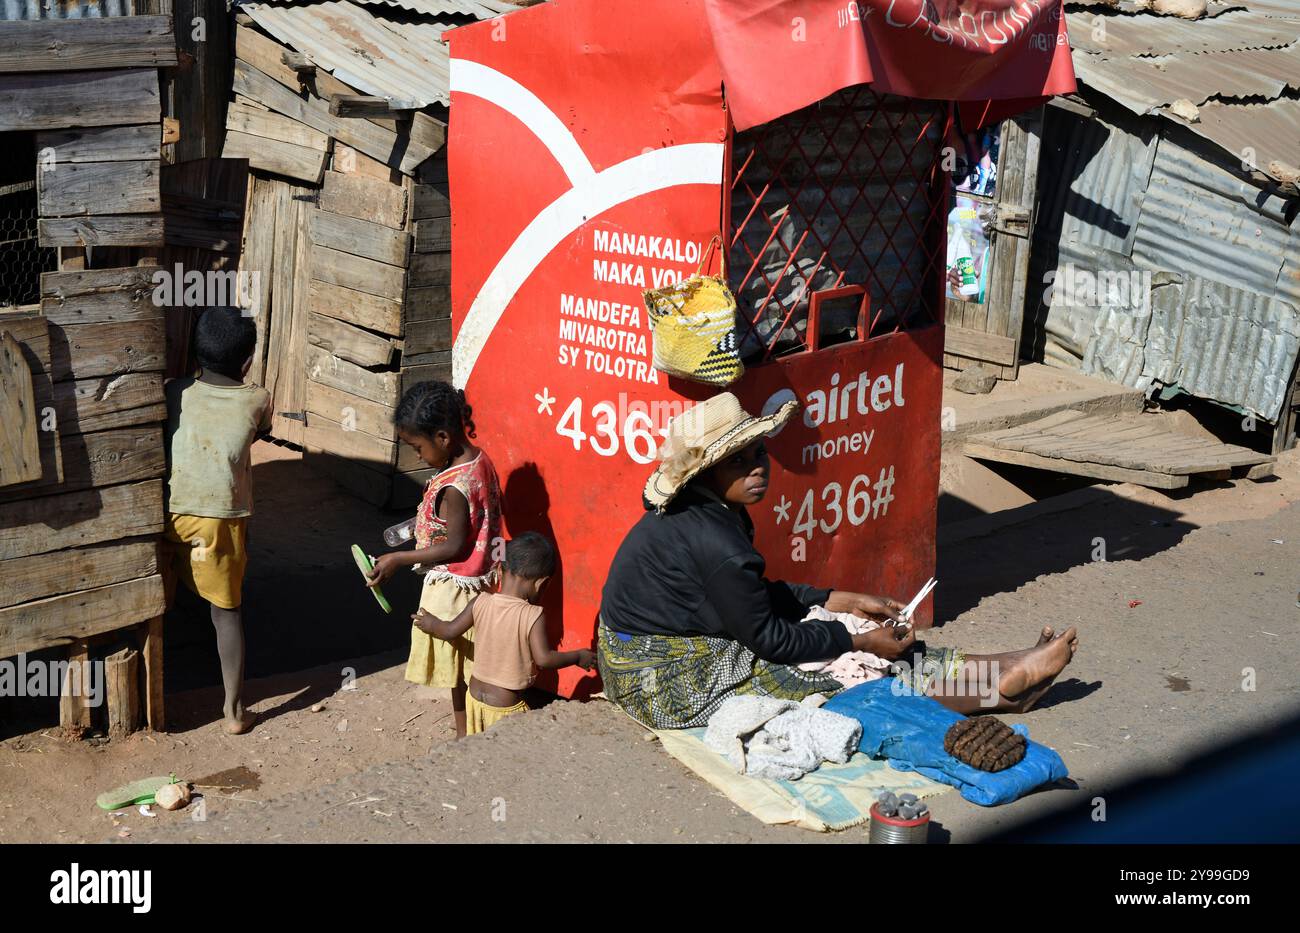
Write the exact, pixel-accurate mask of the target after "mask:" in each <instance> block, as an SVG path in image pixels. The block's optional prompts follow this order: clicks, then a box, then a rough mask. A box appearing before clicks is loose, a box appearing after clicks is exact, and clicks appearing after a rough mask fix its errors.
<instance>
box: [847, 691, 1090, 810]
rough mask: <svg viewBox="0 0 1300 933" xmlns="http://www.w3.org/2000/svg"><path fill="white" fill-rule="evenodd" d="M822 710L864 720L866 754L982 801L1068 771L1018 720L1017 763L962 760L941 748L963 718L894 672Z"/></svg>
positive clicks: (1021, 791) (1005, 799)
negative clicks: (984, 765)
mask: <svg viewBox="0 0 1300 933" xmlns="http://www.w3.org/2000/svg"><path fill="white" fill-rule="evenodd" d="M823 709H827V710H830V711H831V712H833V713H840V714H841V715H844V716H849V717H851V718H853V719H856V720H857V721H858V722H860V723H862V743H861V745H859V748H860V749H861V750H862V752H863V753H864V754H867V755H870V756H872V757H873V758H888V759H889V760H890V764H892V765H893V766H894V767H895V768H898V769H899V770H902V771H917V772H919V773H921V774H923V775H925V776H926V777H928V778H933V779H934V780H936V781H941V782H942V783H944V784H951V785H952V786H953V787H956V788H957V789H958V790H959V791H960V792H961V795H962V796H963V797H965V798H966V799H967V800H969V801H970V802H971V803H977V804H979V805H980V806H984V807H992V806H996V805H997V804H1000V803H1010V802H1011V801H1013V800H1015V799H1016V798H1018V797H1023V796H1024V795H1025V794H1027V793H1029V792H1030V791H1032V790H1033V789H1034V788H1036V787H1041V786H1042V785H1044V784H1050V783H1052V782H1053V781H1059V780H1061V779H1062V778H1064V777H1066V776H1067V775H1068V773H1069V772H1068V771H1067V770H1066V767H1065V762H1064V761H1062V760H1061V756H1060V755H1058V754H1057V753H1056V752H1054V751H1052V750H1051V749H1050V748H1048V747H1047V746H1045V745H1039V744H1038V743H1037V742H1034V741H1032V740H1030V739H1029V730H1028V729H1026V728H1025V727H1024V726H1020V725H1017V726H1012V727H1011V728H1012V729H1014V730H1015V731H1016V732H1018V733H1020V734H1021V735H1023V736H1025V739H1026V741H1027V742H1028V747H1027V749H1026V750H1025V757H1024V759H1023V760H1022V761H1021V762H1020V763H1019V764H1017V765H1013V766H1012V767H1010V768H1007V769H1006V770H1005V771H998V772H996V773H992V772H988V771H980V770H979V769H978V768H972V767H971V766H970V765H967V764H963V763H962V762H960V761H958V760H957V759H956V758H954V757H952V756H951V755H949V754H948V753H947V752H945V751H944V750H943V737H944V734H945V733H946V732H947V731H948V728H949V727H950V726H951V725H952V724H953V723H955V722H960V721H961V720H963V719H965V718H966V717H965V716H962V715H961V714H960V713H954V712H952V710H949V709H947V708H946V707H944V706H943V705H942V704H940V703H939V702H938V701H937V700H933V699H931V698H930V697H927V696H920V695H917V694H914V693H913V692H912V690H911V688H909V687H908V686H907V685H906V684H905V683H903V682H902V681H900V680H898V679H897V678H894V677H885V678H882V679H881V680H874V681H871V682H870V683H865V684H861V685H860V686H857V687H851V688H849V689H848V690H845V691H844V692H843V693H839V694H836V695H835V696H834V697H832V698H831V699H830V700H828V701H827V703H826V705H825V706H824V707H823Z"/></svg>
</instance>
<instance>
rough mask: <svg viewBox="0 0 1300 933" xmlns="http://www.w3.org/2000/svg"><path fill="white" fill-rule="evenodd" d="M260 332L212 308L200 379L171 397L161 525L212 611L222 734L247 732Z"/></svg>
mask: <svg viewBox="0 0 1300 933" xmlns="http://www.w3.org/2000/svg"><path fill="white" fill-rule="evenodd" d="M256 343H257V329H256V327H255V326H254V325H253V321H252V319H251V318H247V317H244V316H243V314H242V313H241V312H240V311H239V309H238V308H221V307H214V308H208V309H207V310H206V311H204V312H203V314H202V316H201V317H200V318H199V320H198V323H197V324H196V325H195V330H194V352H195V356H196V357H197V358H198V363H199V367H200V369H199V372H198V375H196V376H190V377H188V378H184V379H173V380H171V381H170V382H168V383H167V385H166V386H165V388H164V391H165V393H166V396H167V502H166V510H167V523H166V528H165V529H164V532H165V533H164V539H165V541H166V542H167V544H168V545H169V546H170V550H171V556H172V561H171V565H172V572H173V573H174V574H175V576H176V577H178V578H179V579H180V580H181V581H182V582H184V584H185V585H186V586H187V587H189V588H190V589H191V590H193V591H194V592H195V593H196V594H198V595H199V596H200V597H201V598H203V599H205V600H207V601H208V603H209V604H210V605H211V614H212V627H213V628H214V629H216V633H217V654H218V655H219V656H220V658H221V680H222V684H223V685H224V686H225V692H226V698H225V705H224V709H223V712H224V714H225V730H226V731H227V732H228V733H230V734H231V735H239V734H241V733H244V732H247V731H248V730H249V728H250V727H251V726H252V725H253V719H254V717H253V715H252V714H251V713H249V712H248V711H247V710H245V709H244V704H243V698H242V693H243V686H244V623H243V619H242V617H241V615H240V611H239V606H240V603H241V601H242V600H241V595H242V590H243V584H244V566H245V564H246V563H247V562H248V553H247V551H246V549H245V545H246V540H247V539H246V534H245V525H246V523H247V522H248V516H249V515H252V514H253V467H252V462H251V448H252V446H253V440H254V438H256V436H257V435H258V434H261V433H265V432H266V431H269V430H270V428H271V396H270V395H269V394H268V393H267V391H266V390H265V389H263V388H262V387H261V386H257V385H245V384H244V376H245V375H246V374H247V373H248V368H249V366H251V365H252V362H253V348H254V346H255V345H256Z"/></svg>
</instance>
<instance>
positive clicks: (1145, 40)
mask: <svg viewBox="0 0 1300 933" xmlns="http://www.w3.org/2000/svg"><path fill="white" fill-rule="evenodd" d="M1066 16H1067V21H1068V23H1069V29H1070V41H1071V44H1072V46H1073V48H1074V55H1073V59H1074V70H1075V74H1076V75H1077V77H1078V79H1079V82H1080V83H1081V84H1083V85H1085V86H1087V87H1089V88H1091V89H1093V90H1095V91H1098V92H1100V93H1102V94H1104V95H1106V96H1107V97H1109V98H1111V99H1113V100H1115V101H1116V102H1118V103H1119V104H1121V105H1123V106H1124V107H1126V108H1127V109H1129V110H1131V111H1132V112H1134V113H1137V114H1143V115H1145V114H1155V115H1159V116H1162V117H1165V118H1167V119H1170V120H1173V121H1175V122H1178V123H1181V124H1183V125H1185V126H1187V127H1188V128H1189V129H1191V131H1192V132H1194V133H1196V134H1198V135H1200V136H1202V137H1204V138H1205V139H1208V140H1210V141H1211V142H1213V143H1214V144H1216V145H1218V146H1220V147H1221V148H1223V149H1225V150H1226V151H1228V152H1231V153H1234V154H1238V155H1239V156H1240V155H1241V154H1242V153H1243V152H1246V151H1249V152H1250V153H1251V154H1252V155H1253V162H1254V164H1255V167H1257V168H1258V169H1259V170H1260V171H1261V172H1263V173H1265V174H1267V175H1271V176H1272V177H1274V178H1278V177H1279V173H1277V172H1271V171H1269V169H1268V164H1269V162H1270V161H1273V160H1275V159H1276V160H1278V161H1281V162H1282V163H1284V164H1290V165H1292V166H1295V165H1296V162H1297V161H1300V157H1297V155H1296V153H1297V152H1300V120H1297V119H1296V117H1297V113H1298V112H1300V111H1298V107H1300V3H1296V2H1295V0H1242V2H1241V3H1237V4H1234V5H1227V4H1223V3H1220V4H1211V5H1210V7H1209V15H1207V16H1205V17H1203V18H1202V19H1199V20H1183V19H1179V18H1177V17H1172V16H1160V15H1158V14H1155V13H1152V12H1150V11H1145V10H1143V11H1139V10H1137V9H1136V8H1135V7H1132V6H1131V5H1128V4H1124V5H1121V7H1120V8H1119V9H1118V10H1114V9H1109V8H1101V7H1098V6H1096V5H1094V4H1091V3H1089V2H1087V0H1084V2H1073V0H1070V2H1068V3H1067V14H1066ZM1179 100H1188V101H1190V102H1191V103H1192V104H1194V105H1196V106H1197V108H1198V109H1199V113H1198V115H1197V118H1196V119H1195V120H1193V121H1191V122H1189V121H1188V120H1186V119H1184V118H1183V117H1181V116H1178V115H1176V114H1174V113H1173V112H1172V110H1171V109H1170V108H1171V106H1172V105H1173V104H1174V103H1175V102H1176V101H1179Z"/></svg>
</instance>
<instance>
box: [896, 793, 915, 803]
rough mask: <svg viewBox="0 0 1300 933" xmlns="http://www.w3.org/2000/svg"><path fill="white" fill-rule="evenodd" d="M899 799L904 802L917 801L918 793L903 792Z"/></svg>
mask: <svg viewBox="0 0 1300 933" xmlns="http://www.w3.org/2000/svg"><path fill="white" fill-rule="evenodd" d="M898 799H899V800H900V801H901V802H902V803H916V794H903V795H902V796H901V797H899V798H898Z"/></svg>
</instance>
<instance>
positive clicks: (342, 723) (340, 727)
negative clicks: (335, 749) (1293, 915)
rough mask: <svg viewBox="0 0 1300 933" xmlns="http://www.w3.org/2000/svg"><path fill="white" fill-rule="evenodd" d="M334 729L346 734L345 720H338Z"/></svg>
mask: <svg viewBox="0 0 1300 933" xmlns="http://www.w3.org/2000/svg"><path fill="white" fill-rule="evenodd" d="M335 728H336V729H338V730H339V731H340V732H347V731H348V721H347V720H346V719H340V720H339V724H338V725H337V726H335Z"/></svg>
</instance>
